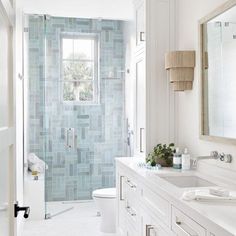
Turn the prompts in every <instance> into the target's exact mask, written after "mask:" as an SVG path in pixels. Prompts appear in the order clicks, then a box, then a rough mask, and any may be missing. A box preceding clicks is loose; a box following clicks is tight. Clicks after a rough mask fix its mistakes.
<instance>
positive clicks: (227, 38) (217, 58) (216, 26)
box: [199, 0, 236, 144]
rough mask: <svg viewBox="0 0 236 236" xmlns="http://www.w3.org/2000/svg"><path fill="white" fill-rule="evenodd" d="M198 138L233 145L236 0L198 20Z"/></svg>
mask: <svg viewBox="0 0 236 236" xmlns="http://www.w3.org/2000/svg"><path fill="white" fill-rule="evenodd" d="M199 32H200V34H199V35H200V100H201V101H200V107H201V117H200V119H201V129H200V138H201V139H204V140H208V141H214V142H223V143H229V144H236V0H230V1H228V2H226V3H225V4H223V5H222V6H220V7H219V8H217V9H216V10H215V11H213V12H212V13H210V14H209V15H207V16H206V17H204V18H202V19H201V20H200V21H199Z"/></svg>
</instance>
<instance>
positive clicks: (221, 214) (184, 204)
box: [116, 157, 236, 235]
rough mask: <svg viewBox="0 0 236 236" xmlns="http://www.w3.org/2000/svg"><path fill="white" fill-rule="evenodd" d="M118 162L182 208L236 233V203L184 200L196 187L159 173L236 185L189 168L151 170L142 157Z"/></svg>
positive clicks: (218, 184) (233, 233)
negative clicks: (139, 164) (163, 176)
mask: <svg viewBox="0 0 236 236" xmlns="http://www.w3.org/2000/svg"><path fill="white" fill-rule="evenodd" d="M116 160H117V163H118V164H122V165H124V166H125V167H128V168H129V169H131V170H133V171H134V172H135V173H136V174H138V175H139V176H142V177H143V178H144V180H146V181H147V182H150V183H151V184H152V185H153V187H155V185H156V186H157V187H158V188H159V189H161V190H162V191H163V192H164V193H165V194H167V196H168V198H169V199H170V201H172V202H173V201H174V202H175V203H177V204H179V205H180V207H181V209H182V208H184V210H186V211H188V212H191V213H192V214H194V216H195V215H198V217H199V218H200V219H201V217H202V220H203V221H204V219H205V220H206V219H207V220H209V221H211V222H212V223H214V224H217V225H218V226H220V227H221V228H222V229H224V230H226V231H228V232H229V233H231V234H232V235H236V203H216V202H214V203H209V202H197V201H184V200H182V195H183V193H184V192H185V191H187V190H190V189H196V188H179V187H176V186H175V185H173V184H171V183H169V182H167V181H166V180H165V179H163V178H161V177H160V176H159V175H169V176H170V175H174V176H179V175H181V176H188V175H190V176H193V175H194V176H198V177H201V178H203V179H206V180H208V181H210V182H212V183H214V184H216V185H217V186H221V187H224V188H227V189H229V190H235V187H236V186H232V185H229V184H228V183H226V182H222V180H220V178H219V179H217V178H215V177H211V176H206V175H203V174H202V173H201V172H198V171H194V170H189V171H181V170H175V169H173V168H162V169H160V170H149V169H147V168H142V167H139V166H138V163H141V162H142V161H143V160H142V159H141V158H130V157H125V158H117V159H116ZM197 189H199V188H197Z"/></svg>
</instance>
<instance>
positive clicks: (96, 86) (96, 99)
mask: <svg viewBox="0 0 236 236" xmlns="http://www.w3.org/2000/svg"><path fill="white" fill-rule="evenodd" d="M63 39H88V40H89V39H90V40H94V60H93V61H94V78H93V80H91V81H93V100H92V101H77V100H76V101H65V100H64V82H65V80H64V77H63V74H64V73H63V61H66V60H67V59H63ZM60 42H61V52H60V67H61V70H60V81H61V82H62V83H61V86H60V87H61V93H60V94H61V95H60V96H61V100H62V102H63V103H65V104H68V105H99V104H100V69H99V68H100V56H99V55H100V52H99V48H100V40H99V36H98V34H93V33H75V32H65V33H61V38H60ZM73 61H83V60H78V59H73ZM84 61H89V60H84ZM78 81H83V80H78ZM71 82H73V81H71Z"/></svg>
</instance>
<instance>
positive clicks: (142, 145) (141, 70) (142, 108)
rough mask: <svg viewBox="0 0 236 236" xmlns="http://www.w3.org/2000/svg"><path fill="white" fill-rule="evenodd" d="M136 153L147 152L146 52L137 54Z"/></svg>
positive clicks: (141, 154)
mask: <svg viewBox="0 0 236 236" xmlns="http://www.w3.org/2000/svg"><path fill="white" fill-rule="evenodd" d="M135 63H136V64H135V70H136V71H135V73H136V99H135V102H136V104H135V110H136V112H135V117H136V119H135V121H136V122H135V154H136V155H139V156H144V155H145V153H146V74H145V68H146V67H145V54H144V53H141V54H139V55H138V56H136V62H135Z"/></svg>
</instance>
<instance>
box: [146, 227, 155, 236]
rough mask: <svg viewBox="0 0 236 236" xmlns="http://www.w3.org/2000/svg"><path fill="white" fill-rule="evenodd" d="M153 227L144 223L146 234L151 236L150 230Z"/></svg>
mask: <svg viewBox="0 0 236 236" xmlns="http://www.w3.org/2000/svg"><path fill="white" fill-rule="evenodd" d="M153 229H154V226H152V225H146V236H151V230H153Z"/></svg>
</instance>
